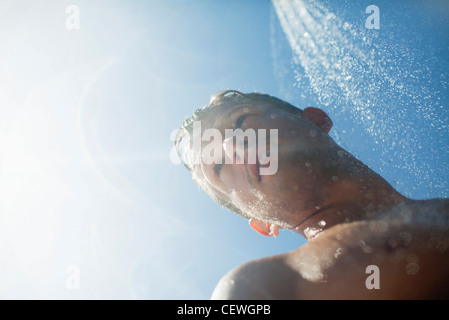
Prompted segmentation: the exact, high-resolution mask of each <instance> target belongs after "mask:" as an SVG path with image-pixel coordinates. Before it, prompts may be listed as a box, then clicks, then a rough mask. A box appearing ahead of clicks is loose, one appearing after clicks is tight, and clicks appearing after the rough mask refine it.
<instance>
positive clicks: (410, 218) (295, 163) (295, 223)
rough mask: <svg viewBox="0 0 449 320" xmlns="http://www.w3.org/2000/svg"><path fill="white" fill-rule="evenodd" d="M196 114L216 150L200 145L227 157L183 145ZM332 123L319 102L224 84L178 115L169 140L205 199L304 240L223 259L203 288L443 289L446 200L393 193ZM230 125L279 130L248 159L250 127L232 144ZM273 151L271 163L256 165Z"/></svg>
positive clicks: (285, 295) (396, 295)
mask: <svg viewBox="0 0 449 320" xmlns="http://www.w3.org/2000/svg"><path fill="white" fill-rule="evenodd" d="M198 122H200V124H201V132H200V133H205V132H206V131H207V130H208V129H212V128H213V129H214V130H216V131H214V132H216V133H217V135H215V136H214V138H213V139H211V138H210V135H209V139H205V141H204V140H203V141H202V142H201V143H202V146H205V145H207V143H206V142H208V140H209V143H212V142H211V141H212V140H217V141H214V142H215V145H214V146H215V147H216V146H217V144H216V143H219V144H218V145H219V146H220V148H222V149H223V154H220V152H219V151H221V149H220V148H218V149H217V148H215V147H214V148H213V149H211V148H210V146H209V148H208V151H210V150H213V152H211V153H210V155H212V156H216V155H218V157H215V158H214V159H215V160H221V159H219V158H220V157H221V156H222V157H223V159H224V158H226V159H232V160H236V161H234V162H232V163H231V162H230V161H210V159H209V160H206V159H205V158H204V155H205V154H207V152H206V153H205V152H204V150H203V152H201V150H199V149H198V148H196V149H195V148H192V145H194V144H195V142H194V141H193V139H196V138H199V137H201V134H199V135H198V132H197V133H196V138H195V134H194V131H195V130H194V127H195V126H194V124H195V123H197V124H198ZM331 127H332V121H331V119H330V118H329V117H328V115H327V114H326V113H325V112H324V111H322V110H320V109H317V108H306V109H304V110H300V109H298V108H296V107H294V106H292V105H290V104H288V103H286V102H284V101H282V100H279V99H277V98H274V97H271V96H269V95H265V94H256V93H251V94H243V93H240V92H238V91H233V90H229V91H222V92H219V93H217V94H216V95H215V96H213V97H212V99H211V102H210V104H209V105H207V106H205V107H204V108H202V109H199V110H197V111H196V112H195V114H194V116H193V117H192V118H190V119H189V120H187V121H185V123H184V125H183V128H182V130H180V132H179V135H178V139H177V141H176V142H175V145H176V147H177V149H178V152H179V154H180V156H181V158H182V159H183V162H184V164H185V165H186V167H188V168H189V170H190V171H191V173H192V176H193V179H194V180H195V181H196V182H197V183H198V184H199V185H200V186H201V187H202V188H203V189H204V190H205V191H206V192H207V193H208V194H209V195H210V196H211V197H212V198H213V199H215V200H216V201H217V202H218V203H220V204H221V205H223V206H225V207H226V208H228V209H230V210H231V211H233V212H235V213H237V214H239V215H241V216H242V217H245V218H247V219H249V225H250V226H251V227H252V228H253V229H254V230H256V231H257V232H259V233H261V234H262V235H265V236H276V235H277V234H278V229H279V228H284V229H288V230H292V231H294V232H297V233H299V234H301V235H303V236H304V237H306V238H307V239H308V240H309V241H308V242H307V243H306V244H305V245H303V246H301V247H300V248H298V249H297V250H295V251H292V252H289V253H285V254H281V255H277V256H273V257H268V258H264V259H260V260H256V261H251V262H248V263H245V264H244V265H242V266H239V267H237V268H236V269H234V270H232V271H230V272H229V273H228V274H227V275H225V276H224V277H223V278H222V279H221V280H220V282H219V283H218V285H217V287H216V288H215V290H214V292H213V294H212V298H213V299H434V298H449V272H448V271H449V228H448V226H449V200H448V199H432V200H420V201H418V200H411V199H408V198H406V197H405V196H403V195H401V194H400V193H398V192H397V191H396V190H394V189H393V188H392V187H391V185H389V184H388V183H387V182H386V181H385V180H384V179H383V178H381V177H380V176H379V175H378V174H376V173H375V172H373V171H372V170H370V169H369V168H368V167H367V166H365V165H364V164H363V163H361V162H360V161H359V160H357V159H355V158H354V157H353V156H352V155H351V154H349V153H348V152H347V151H345V150H344V149H342V148H340V147H339V146H338V145H337V144H336V143H335V142H334V141H333V139H332V138H330V137H329V135H328V133H329V131H330V129H331ZM198 128H199V126H196V129H198ZM230 129H233V130H237V129H241V130H242V131H243V132H246V130H249V129H250V130H259V129H265V131H258V132H266V133H268V132H270V133H271V132H272V133H273V134H274V133H276V134H277V141H272V139H271V136H270V139H265V143H267V144H273V145H275V146H276V148H275V152H273V154H270V155H269V157H270V161H269V162H267V161H265V160H264V161H262V160H261V159H262V158H257V160H256V161H255V162H254V161H253V162H252V163H251V162H250V161H248V159H249V154H250V151H251V148H252V147H251V144H250V143H247V142H248V141H247V140H248V139H247V138H248V137H247V136H245V137H244V142H245V143H243V144H241V143H240V144H238V143H235V144H232V143H231V144H230V143H229V136H228V137H227V138H226V133H227V132H228V133H229V130H230ZM273 129H274V131H273ZM226 130H228V131H226ZM218 132H219V133H221V136H222V137H223V136H224V137H225V139H224V140H223V141H222V142H221V141H218V140H219V137H220V135H218ZM248 132H249V131H248ZM203 137H204V136H203ZM231 138H232V139H234V137H231ZM186 139H187V141H188V142H189V143H187V144H186V143H183V142H182V141H184V142H185V141H186ZM192 142H193V143H192ZM259 142H260V141H259V140H258V141H257V142H256V145H257V147H259V148H260V147H261V145H260V144H259ZM273 145H270V146H269V148H266V149H265V150H267V149H269V150H270V152H271V151H272V149H273V148H271V147H273ZM242 149H243V151H242ZM259 155H260V154H259ZM273 156H276V159H274V157H273ZM242 158H244V159H243V160H246V161H243V162H242V161H240V162H238V161H237V160H239V159H240V160H242ZM274 160H276V161H277V170H276V172H275V173H274V174H266V175H261V170H262V169H263V168H265V167H267V166H269V165H271V162H272V161H274Z"/></svg>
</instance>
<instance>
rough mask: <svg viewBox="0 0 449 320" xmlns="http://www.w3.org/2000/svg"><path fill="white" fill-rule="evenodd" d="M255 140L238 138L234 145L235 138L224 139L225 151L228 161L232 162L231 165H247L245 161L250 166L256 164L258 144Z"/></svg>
mask: <svg viewBox="0 0 449 320" xmlns="http://www.w3.org/2000/svg"><path fill="white" fill-rule="evenodd" d="M254 140H255V139H247V138H246V137H238V138H237V139H235V143H234V136H232V137H229V138H226V139H224V140H223V150H224V152H225V155H226V158H227V159H226V160H227V161H229V160H231V162H230V163H235V164H245V159H247V162H248V163H250V164H253V163H256V158H257V143H256V141H254ZM246 153H247V154H246ZM245 156H246V157H245ZM228 163H229V162H228Z"/></svg>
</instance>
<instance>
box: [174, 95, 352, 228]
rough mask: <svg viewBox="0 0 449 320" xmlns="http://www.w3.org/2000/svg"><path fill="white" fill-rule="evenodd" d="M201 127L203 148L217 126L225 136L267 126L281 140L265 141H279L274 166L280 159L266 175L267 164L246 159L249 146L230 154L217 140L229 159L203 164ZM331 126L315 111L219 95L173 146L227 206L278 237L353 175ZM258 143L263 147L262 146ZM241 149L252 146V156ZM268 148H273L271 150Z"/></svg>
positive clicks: (186, 126) (268, 100)
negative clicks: (196, 130) (197, 133)
mask: <svg viewBox="0 0 449 320" xmlns="http://www.w3.org/2000/svg"><path fill="white" fill-rule="evenodd" d="M195 122H196V123H200V124H201V132H200V136H201V138H203V139H202V140H201V141H202V145H203V146H204V145H207V143H209V142H210V141H211V140H213V139H211V137H210V136H209V137H207V138H206V139H204V135H203V134H204V133H205V132H206V130H208V129H211V128H213V129H215V130H218V131H219V132H221V133H222V136H223V137H225V136H226V134H225V131H226V129H228V130H230V129H233V130H235V129H237V128H241V129H242V130H243V131H245V130H248V129H253V130H256V131H257V130H259V129H266V131H265V132H266V133H267V135H268V134H269V133H270V132H274V131H272V130H275V132H276V133H277V141H275V142H273V139H270V138H271V137H267V138H266V141H265V142H266V143H267V145H269V144H270V143H276V148H275V151H276V152H275V153H276V154H270V155H269V156H270V157H271V158H272V159H271V161H273V160H276V162H277V170H276V172H275V173H274V174H271V175H261V174H260V172H261V169H262V167H263V166H269V165H270V163H265V164H261V163H260V162H259V161H256V163H250V162H249V161H248V159H247V158H248V157H249V151H250V150H249V149H250V148H251V146H250V145H248V144H243V145H242V146H243V147H242V146H239V145H237V144H232V143H231V147H232V148H233V149H232V150H229V147H228V146H229V144H228V143H227V141H226V139H224V140H223V141H219V143H220V148H221V147H222V148H223V151H224V152H223V154H222V156H223V161H215V162H212V163H211V161H204V159H202V158H201V155H202V154H201V152H198V151H197V150H195V148H193V147H192V145H193V141H194V139H196V138H198V137H196V138H195V137H193V135H194V124H195ZM331 127H332V121H331V120H330V118H329V117H328V116H327V114H326V113H325V112H323V111H322V110H320V109H317V108H306V109H304V110H300V109H298V108H296V107H294V106H292V105H291V104H289V103H287V102H284V101H282V100H279V99H277V98H275V97H272V96H269V95H265V94H258V93H250V94H243V93H240V92H238V91H232V90H231V91H221V92H218V93H217V94H215V95H214V96H212V98H211V101H210V103H209V104H208V105H206V106H205V107H203V108H201V109H198V110H197V111H195V113H194V115H193V117H191V118H190V119H188V120H186V121H185V122H184V124H183V127H182V130H180V131H179V134H178V137H177V139H176V142H175V145H176V148H177V150H178V154H179V155H180V157H181V159H182V160H183V163H184V164H185V165H186V167H187V168H188V169H189V170H190V172H191V173H192V176H193V178H194V180H195V182H196V183H197V184H199V185H200V186H201V187H202V188H203V189H204V190H205V191H206V192H207V193H208V194H209V195H210V196H211V197H212V198H213V199H214V200H216V201H217V202H218V203H220V204H221V205H223V206H224V207H226V208H228V209H230V210H231V211H233V212H235V213H237V214H239V215H241V216H243V217H245V218H248V219H250V221H251V222H250V224H251V226H252V227H253V228H254V229H256V230H257V231H259V232H260V233H262V234H266V235H268V234H273V233H275V231H276V229H277V226H280V227H282V228H286V229H292V228H295V227H297V226H299V225H300V224H301V223H302V222H303V221H304V220H305V219H307V218H308V217H309V216H310V215H311V214H313V213H314V212H316V211H317V210H319V208H320V207H322V206H324V205H326V204H328V202H329V201H331V200H332V196H331V194H330V193H331V192H333V191H334V190H335V184H336V182H337V180H338V179H339V177H343V176H344V175H347V172H346V170H347V166H346V163H344V162H345V161H344V159H345V155H346V153H345V152H344V150H342V149H341V148H340V147H338V146H337V145H336V144H335V142H334V141H333V140H332V139H331V138H330V137H329V136H328V132H329V130H330V129H331ZM257 132H259V131H257ZM215 138H216V136H215ZM259 138H260V137H257V142H256V147H257V148H260V147H261V145H260V142H261V140H260V139H259ZM215 142H217V141H215ZM262 142H263V140H262ZM271 147H273V146H271ZM238 148H246V150H245V151H246V153H242V152H240V151H239V150H238ZM215 150H216V149H215ZM265 150H273V148H271V149H270V146H266V149H265ZM226 156H228V157H231V158H232V157H234V159H235V158H242V157H244V158H245V159H244V160H245V161H244V163H243V164H237V163H235V162H234V163H227V162H226V161H224V158H225V157H226ZM273 156H276V159H273ZM215 159H217V158H215Z"/></svg>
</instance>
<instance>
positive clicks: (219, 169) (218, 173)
mask: <svg viewBox="0 0 449 320" xmlns="http://www.w3.org/2000/svg"><path fill="white" fill-rule="evenodd" d="M222 168H223V164H222V163H218V164H216V165H215V167H214V172H215V175H216V176H217V177H220V172H221V169H222Z"/></svg>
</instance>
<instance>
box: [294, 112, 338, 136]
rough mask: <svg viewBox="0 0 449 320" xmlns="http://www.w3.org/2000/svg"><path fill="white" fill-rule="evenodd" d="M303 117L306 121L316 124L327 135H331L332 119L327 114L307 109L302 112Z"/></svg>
mask: <svg viewBox="0 0 449 320" xmlns="http://www.w3.org/2000/svg"><path fill="white" fill-rule="evenodd" d="M302 116H303V117H304V118H305V119H307V120H309V121H312V122H313V123H315V124H316V125H317V126H318V127H319V128H320V129H321V130H323V131H324V132H326V133H329V131H330V130H331V128H332V126H333V123H332V120H331V118H329V116H328V115H327V114H326V112H324V111H323V110H321V109H318V108H313V107H308V108H305V109H304V110H303V112H302Z"/></svg>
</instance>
